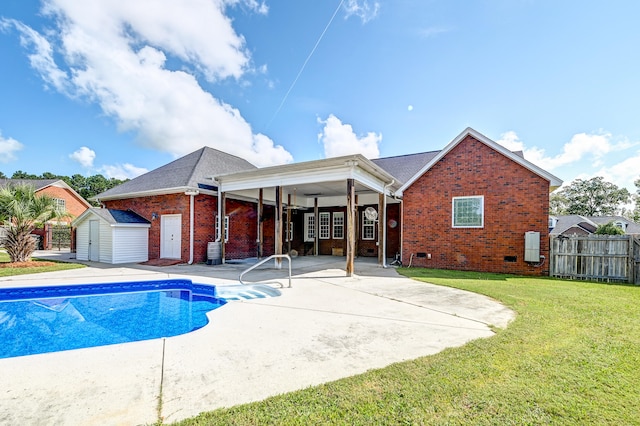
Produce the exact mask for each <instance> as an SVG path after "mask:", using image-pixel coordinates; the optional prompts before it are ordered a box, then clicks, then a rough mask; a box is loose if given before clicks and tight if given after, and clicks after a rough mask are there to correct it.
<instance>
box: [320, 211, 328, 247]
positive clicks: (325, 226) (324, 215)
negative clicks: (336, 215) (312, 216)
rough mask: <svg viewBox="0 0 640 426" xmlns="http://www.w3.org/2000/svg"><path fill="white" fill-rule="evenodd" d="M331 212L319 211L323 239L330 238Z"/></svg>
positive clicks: (321, 237)
mask: <svg viewBox="0 0 640 426" xmlns="http://www.w3.org/2000/svg"><path fill="white" fill-rule="evenodd" d="M330 216H331V214H330V213H329V212H322V213H318V220H319V221H320V234H319V237H320V239H321V240H328V239H329V237H330V235H331V220H330Z"/></svg>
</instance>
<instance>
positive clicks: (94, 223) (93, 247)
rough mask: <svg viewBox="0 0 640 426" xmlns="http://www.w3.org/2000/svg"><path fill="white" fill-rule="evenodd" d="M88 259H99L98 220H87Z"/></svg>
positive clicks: (97, 260)
mask: <svg viewBox="0 0 640 426" xmlns="http://www.w3.org/2000/svg"><path fill="white" fill-rule="evenodd" d="M88 255H89V260H93V261H94V262H99V261H100V221H98V220H90V221H89V253H88Z"/></svg>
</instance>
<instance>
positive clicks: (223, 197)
mask: <svg viewBox="0 0 640 426" xmlns="http://www.w3.org/2000/svg"><path fill="white" fill-rule="evenodd" d="M226 216H227V193H226V192H223V193H222V194H220V217H219V218H218V220H219V225H218V226H219V227H220V257H221V258H222V263H223V264H224V262H225V260H226V243H225V240H226V239H227V227H226V226H225V224H226V220H225V217H226Z"/></svg>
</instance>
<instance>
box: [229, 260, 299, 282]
mask: <svg viewBox="0 0 640 426" xmlns="http://www.w3.org/2000/svg"><path fill="white" fill-rule="evenodd" d="M278 258H280V259H287V260H288V261H289V288H291V256H289V255H288V254H272V255H271V256H269V257H267V258H265V259H262V260H261V261H260V262H258V263H256V264H255V265H252V266H251V267H249V268H247V269H245V270H244V271H242V272H241V273H240V276H239V277H238V281H240V284H245V282H244V281H242V277H243V276H244V274H246V273H247V272H250V271H253V270H254V269H256V268H257V267H258V266H260V265H262V264H264V263H266V262H268V261H270V260H271V259H278Z"/></svg>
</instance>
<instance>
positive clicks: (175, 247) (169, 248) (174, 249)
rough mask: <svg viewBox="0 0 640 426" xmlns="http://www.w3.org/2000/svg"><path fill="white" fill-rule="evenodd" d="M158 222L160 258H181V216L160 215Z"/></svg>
mask: <svg viewBox="0 0 640 426" xmlns="http://www.w3.org/2000/svg"><path fill="white" fill-rule="evenodd" d="M160 222H161V223H160V229H161V230H160V257H161V258H163V259H180V258H181V257H182V215H181V214H167V215H162V217H161V218H160Z"/></svg>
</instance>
